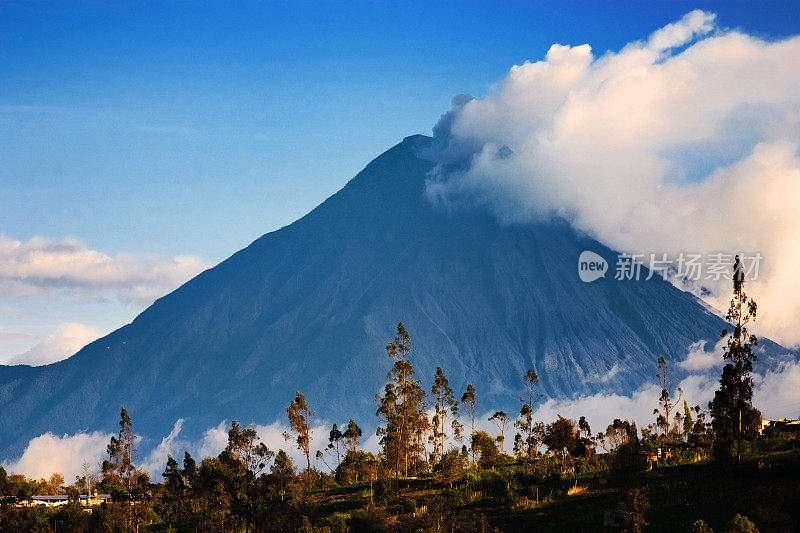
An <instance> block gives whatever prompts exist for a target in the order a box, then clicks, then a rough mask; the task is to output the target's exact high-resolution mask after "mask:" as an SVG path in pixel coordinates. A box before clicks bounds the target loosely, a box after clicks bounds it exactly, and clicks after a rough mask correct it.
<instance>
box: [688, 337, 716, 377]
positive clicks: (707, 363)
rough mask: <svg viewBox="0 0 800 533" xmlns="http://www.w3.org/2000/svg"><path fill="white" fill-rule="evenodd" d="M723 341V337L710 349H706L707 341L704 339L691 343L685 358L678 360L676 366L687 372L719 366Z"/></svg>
mask: <svg viewBox="0 0 800 533" xmlns="http://www.w3.org/2000/svg"><path fill="white" fill-rule="evenodd" d="M725 343H726V341H725V339H720V340H719V341H718V342H717V344H716V345H715V346H714V349H713V350H710V351H706V345H707V344H708V342H707V341H705V340H701V341H697V342H695V343H692V344H691V345H690V346H689V353H688V354H687V355H686V359H685V360H683V361H680V362H679V363H678V366H679V367H681V368H683V369H684V370H688V371H689V372H696V371H698V370H708V369H709V368H714V367H715V366H721V365H722V362H723V360H722V354H723V350H724V348H725Z"/></svg>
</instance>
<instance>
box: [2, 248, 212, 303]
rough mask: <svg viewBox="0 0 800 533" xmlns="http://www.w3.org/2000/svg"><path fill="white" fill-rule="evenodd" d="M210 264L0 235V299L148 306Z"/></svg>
mask: <svg viewBox="0 0 800 533" xmlns="http://www.w3.org/2000/svg"><path fill="white" fill-rule="evenodd" d="M209 266H210V264H209V263H208V262H206V261H204V260H202V259H200V258H197V257H193V256H175V257H162V256H158V255H154V254H144V255H134V254H117V255H113V256H112V255H108V254H105V253H103V252H100V251H98V250H92V249H90V248H87V247H86V245H85V244H83V243H82V242H80V241H78V240H75V239H70V238H66V239H61V240H50V239H45V238H42V237H34V238H32V239H30V240H29V241H27V242H21V241H17V240H13V239H10V238H9V237H7V236H5V235H2V234H0V294H2V295H4V296H6V297H24V296H53V295H57V296H66V297H69V298H72V299H75V300H89V301H92V300H100V299H104V298H106V296H107V295H109V294H111V295H114V296H115V297H116V298H117V299H119V301H121V302H123V303H130V302H133V303H136V304H139V305H149V304H150V303H152V302H153V300H155V299H156V298H158V297H160V296H163V295H164V294H165V293H167V292H169V291H171V290H173V289H175V288H176V287H178V286H179V285H180V284H182V283H184V282H185V281H187V280H188V279H190V278H191V277H193V276H195V275H197V274H198V273H199V272H201V271H202V270H204V269H206V268H208V267H209Z"/></svg>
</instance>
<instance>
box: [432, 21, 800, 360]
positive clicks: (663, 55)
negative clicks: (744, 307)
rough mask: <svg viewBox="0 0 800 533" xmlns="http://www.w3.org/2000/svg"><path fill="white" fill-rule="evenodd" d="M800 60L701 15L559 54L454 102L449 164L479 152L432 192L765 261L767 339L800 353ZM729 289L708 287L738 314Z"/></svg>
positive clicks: (759, 294)
mask: <svg viewBox="0 0 800 533" xmlns="http://www.w3.org/2000/svg"><path fill="white" fill-rule="evenodd" d="M676 47H677V48H676ZM798 57H800V37H792V38H789V39H785V40H781V41H776V42H767V41H763V40H760V39H758V38H756V37H753V36H750V35H747V34H744V33H742V32H739V31H725V30H721V29H718V28H715V26H714V15H713V14H709V13H704V12H702V11H694V12H692V13H690V14H688V15H687V16H685V17H684V18H683V19H681V20H680V21H678V22H676V23H674V24H670V25H668V26H666V27H664V28H661V29H660V30H657V31H656V32H654V33H653V34H652V35H651V36H650V38H649V39H648V40H646V41H641V42H634V43H631V44H629V45H627V46H626V47H624V48H623V49H622V50H621V51H619V52H616V53H614V52H609V53H607V54H605V55H603V56H601V57H595V56H594V55H593V54H592V51H591V48H590V47H589V46H588V45H581V46H574V47H570V46H563V45H553V46H552V47H551V48H550V51H549V52H548V53H547V56H546V57H545V59H544V60H542V61H537V62H534V63H528V62H526V63H524V64H523V65H518V66H514V67H512V68H511V70H510V72H509V74H508V76H507V77H506V78H505V79H504V80H503V82H502V84H501V85H500V87H499V89H498V90H497V91H496V92H494V93H492V94H490V95H488V96H486V97H484V98H479V99H466V98H464V97H459V98H458V99H457V101H455V100H454V106H453V109H451V111H450V112H448V113H447V114H446V115H445V116H444V117H443V119H442V120H441V121H440V123H439V125H437V127H436V128H435V130H434V131H435V132H436V134H437V136H438V138H439V140H440V141H441V144H442V146H443V148H442V150H441V152H440V154H439V156H440V157H441V158H442V160H443V161H451V160H452V159H453V158H456V157H458V156H459V155H463V154H464V153H473V154H474V155H473V156H472V159H471V163H470V165H469V168H468V169H467V170H466V171H463V172H457V173H452V172H449V171H448V172H449V173H448V172H445V171H440V172H436V173H434V174H432V177H431V179H430V181H429V183H428V189H427V192H428V195H429V197H430V198H431V199H433V200H435V201H438V202H441V203H443V204H445V205H456V206H458V205H467V206H474V205H484V206H487V207H489V208H490V209H491V210H493V211H494V212H495V213H496V214H497V215H498V217H499V218H500V219H501V220H502V221H504V222H506V223H514V222H524V221H529V220H533V219H541V218H549V217H551V216H553V215H557V216H562V217H565V218H567V219H568V220H570V221H571V222H572V224H573V225H574V226H575V227H576V228H577V229H578V230H580V231H585V232H587V233H589V234H590V235H592V236H594V237H596V238H597V239H598V240H600V241H602V242H604V243H606V244H608V245H609V246H611V247H612V248H615V249H617V250H622V251H627V252H641V253H651V252H653V253H659V252H668V253H670V254H678V253H680V252H687V253H688V252H702V253H713V252H719V251H727V252H749V253H752V252H760V253H761V254H762V255H763V256H764V260H763V261H762V264H761V269H760V272H759V274H760V275H759V279H758V280H757V281H752V282H749V283H748V285H747V287H746V288H747V290H748V291H749V292H750V293H751V296H753V297H755V298H756V299H757V301H758V302H759V304H760V305H759V318H758V321H757V323H756V325H757V327H758V333H760V334H762V335H766V336H769V337H771V338H773V339H775V340H778V341H779V342H783V343H785V344H789V345H794V344H797V343H800V284H798V283H796V273H795V271H796V268H797V265H798V264H800V217H798V216H797V213H798V212H800V158H798V148H799V147H800V91H798V90H797V87H800V63H798ZM505 147H508V148H510V150H509V149H508V148H505ZM440 170H441V169H440ZM729 285H730V283H729V282H728V281H725V280H723V281H720V282H708V283H707V285H706V288H707V289H708V290H710V291H711V294H710V296H709V297H708V301H709V302H710V303H711V304H712V305H714V306H715V307H717V308H726V307H727V305H726V304H727V300H728V298H729V292H730V286H729ZM693 288H694V289H695V290H698V291H699V287H693Z"/></svg>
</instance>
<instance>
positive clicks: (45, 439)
mask: <svg viewBox="0 0 800 533" xmlns="http://www.w3.org/2000/svg"><path fill="white" fill-rule="evenodd" d="M689 357H691V356H689ZM718 379H719V375H718V372H716V371H712V372H706V373H702V374H691V375H689V376H687V377H686V378H685V379H683V380H682V381H681V382H680V383H679V384H677V385H678V386H680V387H681V389H682V390H683V393H684V395H683V398H685V399H686V401H687V402H688V403H689V405H690V406H695V405H699V406H700V407H701V408H703V409H706V408H707V405H708V401H709V400H711V399H712V398H713V397H714V391H715V390H716V388H717V387H718ZM753 381H754V394H753V402H754V405H755V406H756V407H757V408H759V409H760V410H761V412H762V414H763V416H764V418H767V419H776V418H779V417H787V418H793V417H798V416H800V362H797V361H787V362H783V363H781V364H780V365H779V366H778V367H777V368H776V369H775V370H771V371H767V372H766V373H764V374H763V375H760V374H754V376H753ZM478 392H479V393H480V391H478ZM659 395H660V390H659V389H658V387H657V386H656V384H655V383H653V384H649V385H646V386H643V387H641V388H640V389H638V390H636V391H635V392H634V393H632V394H631V395H630V396H623V395H619V394H602V393H601V394H596V395H592V396H584V397H580V398H576V399H567V400H558V399H552V398H550V399H546V400H545V401H544V402H542V403H539V404H538V405H536V406H535V408H534V420H536V421H542V422H545V423H548V422H552V421H553V420H555V419H556V417H557V416H558V415H562V416H565V417H567V418H572V419H575V420H577V419H578V418H579V417H581V416H585V417H586V419H587V420H588V422H589V424H590V425H591V427H592V430H593V432H594V433H595V434H596V433H597V432H598V431H604V430H605V428H606V426H607V425H608V424H610V423H611V422H612V420H613V419H614V418H623V419H625V418H627V419H629V420H633V421H635V422H636V423H637V425H639V426H640V427H646V426H647V425H648V424H650V423H651V422H653V414H652V413H653V409H654V408H655V407H656V406H657V402H658V397H659ZM479 400H480V395H479ZM484 407H485V406H483V407H482V408H484ZM492 413H493V411H492V410H487V411H483V412H482V414H480V411H479V414H478V415H477V416H476V420H475V426H476V429H478V430H484V431H487V432H489V433H490V434H492V435H494V434H495V433H496V428H495V426H493V425H492V424H491V423H490V422H489V421H488V418H489V417H490V416H491V415H492ZM508 415H509V417H510V418H512V419H514V418H516V415H517V413H516V412H509V413H508ZM460 420H461V422H462V423H463V424H464V427H465V429H466V430H467V431H468V430H469V427H470V421H469V420H468V418H467V417H466V416H465V415H464V412H463V411H462V413H461V416H460ZM375 422H376V420H372V421H370V424H367V423H365V422H364V421H362V428H363V429H364V435H363V437H362V444H361V448H362V449H366V450H368V451H377V450H378V442H379V438H378V437H377V436H376V435H375V434H374V433H370V432H369V431H370V428H372V427H374V423H375ZM184 423H185V421H184V419H178V420H177V421H176V422H175V424H174V426H173V428H172V430H171V431H170V433H169V434H168V435H167V436H165V437H163V438H162V439H161V440H160V441H159V443H158V444H156V445H155V447H153V448H151V449H150V451H149V452H147V453H146V454H145V455H143V456H142V457H141V458H140V460H139V462H138V464H139V465H140V467H141V468H143V469H144V470H147V471H148V472H150V474H151V477H152V479H154V480H161V473H162V472H163V471H164V466H165V464H166V460H167V454H171V455H172V456H173V457H174V458H176V460H178V461H179V462H182V460H183V453H184V451H188V452H189V453H190V454H191V455H192V456H193V457H194V458H195V459H196V460H198V462H199V460H201V459H202V458H204V457H209V456H216V455H218V454H219V453H220V452H221V451H222V450H224V449H225V446H226V445H227V442H228V428H229V427H230V423H229V422H228V421H224V420H223V421H221V422H220V423H219V424H218V425H217V426H215V427H212V428H208V429H207V430H205V431H204V432H203V436H202V438H200V439H198V440H191V439H186V438H183V437H182V430H183V426H184ZM250 427H253V428H254V429H255V430H256V431H257V432H258V435H259V437H260V439H261V441H262V442H264V443H265V444H266V445H267V446H268V447H269V448H270V449H271V450H273V451H277V450H279V449H283V450H285V451H286V452H287V453H288V454H289V456H290V457H292V459H293V460H294V462H295V465H297V466H298V467H299V468H304V467H305V456H304V455H303V454H302V452H300V450H298V449H297V447H296V446H295V443H294V441H293V440H290V441H287V440H285V439H284V437H283V434H284V432H285V431H288V429H289V428H288V426H287V425H286V423H285V422H283V421H281V420H277V421H275V422H273V423H271V424H253V425H251V426H250ZM330 427H331V424H330V423H329V422H327V421H324V420H321V421H314V425H313V427H312V446H311V448H312V449H311V464H312V466H316V467H317V468H320V469H325V465H324V464H322V463H321V462H319V461H317V460H315V458H314V456H315V454H316V451H317V450H323V452H324V449H325V446H327V444H328V432H329V431H330ZM514 433H515V430H514V428H513V426H512V424H509V426H508V427H507V428H506V451H507V452H508V451H510V449H511V444H510V443H513V435H514ZM110 437H111V434H108V433H103V432H100V431H96V432H93V433H79V434H76V435H63V436H61V437H59V436H56V435H53V434H52V433H45V434H44V435H40V436H38V437H36V438H34V439H32V440H31V441H30V443H29V444H28V446H27V447H26V449H25V451H24V452H23V454H22V456H21V457H20V458H19V459H17V460H16V461H10V462H7V463H5V464H4V466H5V468H6V470H8V471H9V472H15V473H21V474H25V475H27V476H30V477H35V478H41V477H49V476H50V474H52V473H53V472H61V473H62V474H63V475H64V477H65V479H66V480H67V481H68V482H71V481H72V480H74V479H75V476H76V475H79V474H80V472H81V465H82V464H83V462H84V461H85V462H87V463H88V464H89V465H90V467H91V470H92V471H93V472H94V473H98V472H99V464H100V463H101V462H102V460H103V459H104V458H105V450H106V445H107V444H108V442H109V439H110ZM139 442H140V447H141V446H145V447H146V445H147V444H148V442H147V440H144V441H142V440H140V441H139ZM326 460H327V462H328V464H329V465H331V466H333V464H334V462H335V461H333V460H332V458H331V457H330V456H326Z"/></svg>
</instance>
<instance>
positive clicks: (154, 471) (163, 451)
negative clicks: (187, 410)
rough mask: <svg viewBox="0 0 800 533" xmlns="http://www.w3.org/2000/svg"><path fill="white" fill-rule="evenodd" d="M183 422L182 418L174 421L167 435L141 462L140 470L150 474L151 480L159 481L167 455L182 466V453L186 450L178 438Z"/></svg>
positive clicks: (185, 446) (183, 442)
mask: <svg viewBox="0 0 800 533" xmlns="http://www.w3.org/2000/svg"><path fill="white" fill-rule="evenodd" d="M183 422H184V419H183V418H179V419H178V420H176V421H175V424H174V425H173V426H172V431H170V432H169V435H167V436H166V437H164V438H163V439H161V442H160V443H159V444H158V446H156V447H155V448H153V450H152V451H151V452H150V453H149V454H148V455H147V457H145V458H144V460H143V461H142V463H141V465H140V468H141V469H142V470H145V471H147V472H150V478H151V479H153V480H160V479H161V473H162V472H163V471H164V468H165V467H166V465H167V455H172V457H173V459H175V460H176V461H178V463H179V464H183V452H184V451H186V450H187V443H186V442H185V441H182V440H179V438H178V437H179V435H180V433H181V429H183Z"/></svg>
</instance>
